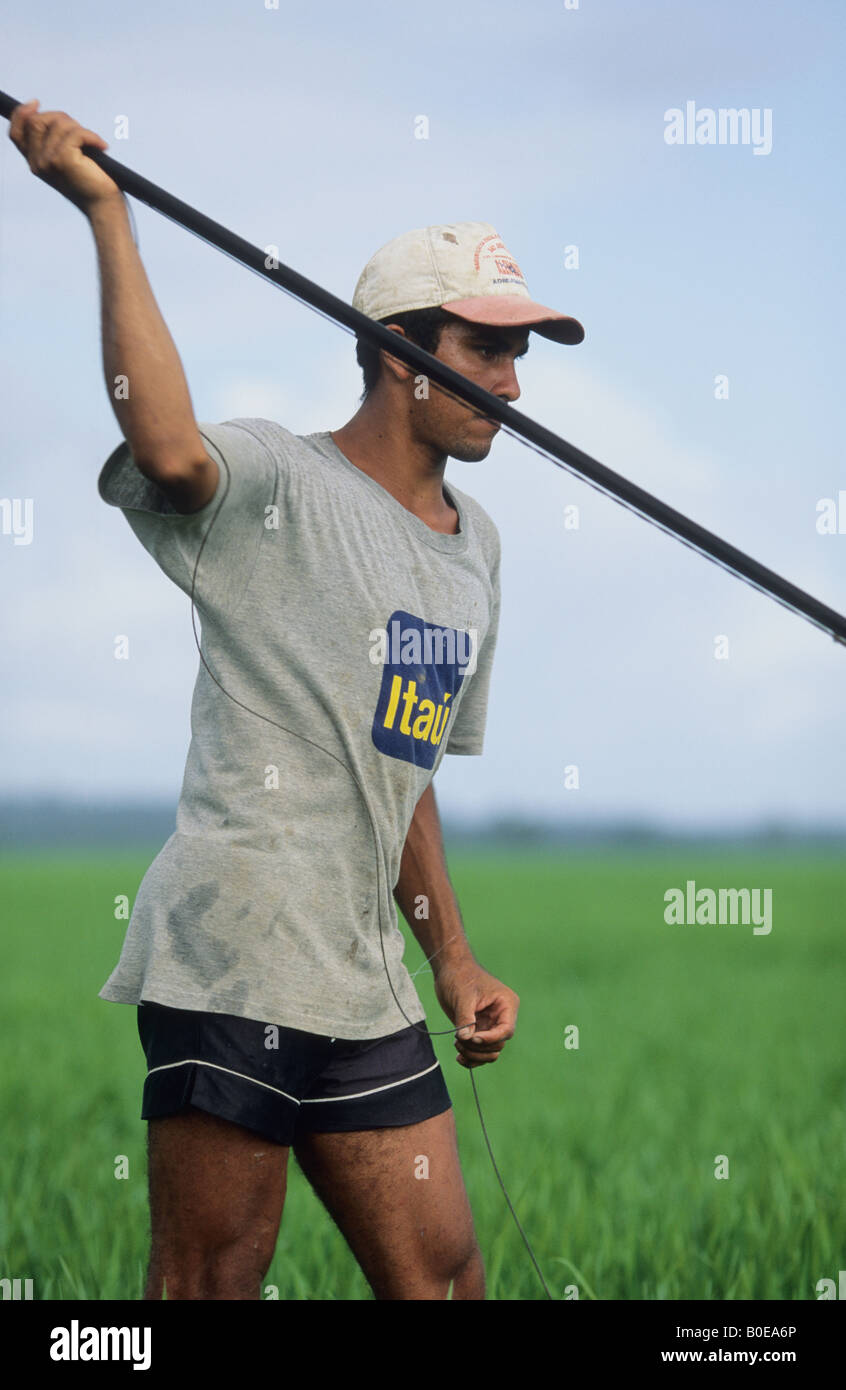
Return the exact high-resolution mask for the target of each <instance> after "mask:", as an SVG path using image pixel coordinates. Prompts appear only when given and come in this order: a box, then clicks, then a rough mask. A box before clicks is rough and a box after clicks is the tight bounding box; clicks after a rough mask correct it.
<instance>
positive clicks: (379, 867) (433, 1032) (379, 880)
mask: <svg viewBox="0 0 846 1390" xmlns="http://www.w3.org/2000/svg"><path fill="white" fill-rule="evenodd" d="M220 457H221V458H222V459H223V464H224V467H225V469H226V486H225V488H224V490H223V496H222V497H221V499H220V502H219V503H218V505H217V508H216V509H215V512H214V514H213V516H212V519H211V521H210V522H209V525H208V528H207V530H206V531H205V533H204V535H203V539H202V541H201V542H200V546H199V549H198V550H197V558H196V560H195V561H194V571H193V574H192V575H191V629H192V631H193V633H194V642H195V645H196V647H197V651H198V653H199V656H200V660H201V662H202V663H203V666H204V667H205V669H206V671H207V672H208V674H209V676H210V677H211V679H212V680H213V681H214V683H215V685H216V686H217V687H218V689H219V690H220V691H222V693H223V694H224V695H225V696H226V697H227V699H229V700H231V701H232V703H233V704H235V705H237V706H238V707H239V709H242V710H245V711H246V713H247V714H252V715H253V716H254V717H255V718H256V719H263V720H264V721H265V723H267V724H271V725H272V726H273V727H274V728H276V729H281V730H282V732H283V733H285V734H290V735H291V737H292V738H298V739H301V740H302V742H303V743H307V744H309V745H310V747H312V748H316V749H318V751H319V752H321V753H325V754H326V755H327V756H328V757H330V758H332V759H333V761H334V762H336V763H338V765H339V766H340V767H342V768H344V769H345V771H347V772H348V773H349V774H350V776H351V777H352V779H353V781H354V782H355V785H356V787H357V788H358V791H359V794H360V796H361V799H362V802H363V803H364V807H365V810H366V811H367V816H368V819H369V821H370V830H371V833H372V835H373V843H374V845H375V848H376V884H377V907H378V913H379V945H380V946H381V948H382V964H383V965H384V967H385V975H386V978H387V981H388V985H389V986H390V990H391V994H392V995H393V996H394V1000H395V1002H396V1005H397V1008H398V1009H399V1011H400V1013H401V1014H402V1016H403V1018H404V1019H405V1021H406V1022H407V1023H408V1024H409V1025H410V1027H412V1028H414V1029H415V1030H416V1031H417V1032H418V1033H427V1034H428V1036H429V1037H430V1038H437V1037H441V1036H443V1035H445V1034H447V1033H453V1034H455V1033H458V1032H459V1031H460V1030H461V1029H462V1028H468V1027H474V1028H475V1026H476V1020H475V1019H473V1020H471V1022H470V1023H461V1024H458V1025H457V1026H456V1027H454V1028H442V1029H431V1028H423V1027H422V1026H421V1025H420V1024H418V1023H414V1022H413V1021H412V1020H411V1019H410V1018H409V1017H408V1014H407V1013H406V1012H405V1009H404V1008H403V1007H402V1004H401V1003H400V1001H399V999H398V998H397V992H396V990H395V989H394V984H393V981H392V979H391V972H390V970H389V969H388V960H387V957H386V955H385V937H384V932H383V929H382V887H383V881H384V882H385V883H386V882H387V875H385V874H384V871H383V864H382V846H381V842H380V840H379V834H378V831H377V829H376V821H375V818H374V816H373V812H372V810H371V807H370V801H369V799H368V797H367V794H366V792H365V790H364V787H363V786H362V785H361V782H360V781H359V779H358V777H357V776H356V774H355V771H354V770H353V768H352V767H350V765H349V764H348V763H345V762H344V761H343V759H342V758H339V757H338V756H337V754H335V753H333V752H332V751H331V749H329V748H324V746H323V744H321V743H316V742H315V740H314V739H311V738H307V737H306V736H305V734H300V733H297V731H296V730H295V729H289V728H287V727H286V726H285V725H284V724H280V723H279V722H278V720H276V719H271V718H270V717H269V715H266V714H260V713H259V711H258V710H254V709H251V708H250V706H249V705H245V704H244V702H243V701H242V700H239V699H237V698H236V696H234V695H233V694H232V693H231V692H230V691H229V690H227V689H226V687H225V686H224V685H223V683H222V682H221V681H219V680H218V678H217V676H216V675H215V673H214V671H213V670H212V669H211V667H210V666H209V664H208V662H207V661H206V658H205V654H204V652H203V647H202V642H201V640H200V637H199V635H198V633H197V622H196V614H197V610H196V603H195V595H196V586H197V571H198V569H199V566H200V557H201V556H202V553H203V550H204V549H205V546H206V542H207V540H208V538H209V536H210V535H211V532H212V527H213V526H214V523H215V521H216V520H217V518H218V516H219V514H220V510H221V508H222V507H223V505H224V503H225V501H226V498H227V496H228V495H229V487H230V483H231V479H232V475H231V472H230V469H229V464H228V463H227V461H226V458H225V456H224V454H223V452H222V451H220ZM435 954H437V952H435ZM468 1070H469V1071H470V1080H471V1083H472V1086H473V1096H474V1099H475V1101H476V1109H477V1110H478V1112H479V1120H480V1122H481V1125H482V1134H483V1135H484V1138H485V1143H486V1145H487V1148H488V1153H489V1154H490V1158H491V1163H492V1164H493V1169H494V1172H495V1173H496V1176H497V1180H498V1182H499V1185H500V1187H501V1188H502V1191H503V1195H504V1197H505V1200H506V1202H507V1203H508V1209H509V1211H510V1212H511V1215H512V1216H513V1217H514V1221H515V1223H516V1225H517V1229H518V1231H519V1232H520V1235H521V1236H522V1238H523V1241H524V1243H525V1246H526V1249H527V1250H528V1252H529V1254H530V1255H531V1258H532V1263H533V1264H534V1266H535V1269H536V1270H537V1272H538V1277H539V1278H540V1281H541V1284H542V1285H543V1288H544V1292H545V1293H546V1296H547V1298H550V1299H551V1298H552V1294H551V1293H550V1291H549V1289H548V1287H547V1284H546V1280H545V1279H544V1277H543V1274H542V1273H541V1269H540V1265H539V1264H538V1262H537V1260H536V1259H535V1254H534V1251H533V1250H532V1247H531V1245H530V1244H529V1241H528V1239H527V1238H526V1233H525V1231H524V1230H523V1227H522V1226H521V1225H520V1222H519V1220H518V1219H517V1213H516V1212H515V1210H514V1207H513V1206H512V1204H511V1199H510V1198H509V1196H508V1193H507V1191H506V1189H505V1184H504V1182H503V1181H502V1178H501V1176H500V1172H499V1169H498V1168H497V1166H496V1160H495V1158H494V1155H493V1149H492V1148H491V1142H490V1139H489V1138H488V1132H487V1129H486V1128H485V1121H484V1117H483V1115H482V1107H481V1105H480V1104H479V1096H478V1093H477V1091H476V1081H475V1078H474V1076H473V1069H472V1067H470V1068H468Z"/></svg>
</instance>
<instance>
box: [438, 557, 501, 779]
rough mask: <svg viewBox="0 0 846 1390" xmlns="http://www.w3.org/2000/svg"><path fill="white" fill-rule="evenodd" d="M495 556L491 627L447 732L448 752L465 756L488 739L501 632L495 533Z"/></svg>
mask: <svg viewBox="0 0 846 1390" xmlns="http://www.w3.org/2000/svg"><path fill="white" fill-rule="evenodd" d="M493 543H494V549H493V557H492V560H491V567H490V576H491V585H492V596H491V616H490V621H489V623H488V629H487V632H486V633H485V636H484V638H483V639H482V642H481V645H480V647H479V650H478V652H477V656H476V669H475V671H473V672H472V673H471V674H470V675H466V676H465V677H464V679H465V681H467V682H468V687H467V689H466V691H464V692H463V694H462V696H461V704H460V705H459V707H458V711H457V713H456V716H455V723H454V724H453V725H452V728H451V730H450V732H449V734H448V735H447V744H446V749H445V752H446V753H459V754H464V755H476V756H478V755H479V754H481V752H482V750H483V747H484V742H485V724H486V722H487V712H488V692H489V690H490V683H491V671H492V670H493V661H494V654H495V652H496V640H497V636H498V633H499V609H500V587H499V565H500V546H499V535H498V534H497V532H496V531H495V530H494V532H493Z"/></svg>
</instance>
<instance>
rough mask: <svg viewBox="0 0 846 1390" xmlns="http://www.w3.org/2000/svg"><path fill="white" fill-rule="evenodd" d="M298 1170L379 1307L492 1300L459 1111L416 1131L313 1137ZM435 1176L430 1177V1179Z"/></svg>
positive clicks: (301, 1144) (305, 1140)
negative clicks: (383, 1302)
mask: <svg viewBox="0 0 846 1390" xmlns="http://www.w3.org/2000/svg"><path fill="white" fill-rule="evenodd" d="M294 1154H295V1156H296V1159H297V1162H298V1163H299V1165H300V1167H301V1168H302V1170H303V1172H304V1173H305V1175H306V1177H307V1178H308V1180H309V1182H310V1183H311V1185H312V1187H313V1188H314V1190H315V1192H316V1193H317V1195H318V1197H319V1198H320V1200H321V1201H322V1202H323V1205H324V1206H325V1207H326V1209H327V1211H328V1212H329V1214H330V1216H331V1217H332V1219H333V1220H334V1221H335V1223H336V1225H337V1226H338V1227H339V1229H340V1231H341V1232H342V1234H343V1236H344V1237H345V1239H346V1241H347V1244H348V1245H349V1247H350V1249H351V1250H352V1253H353V1255H354V1256H355V1258H356V1260H357V1261H358V1263H359V1265H360V1266H361V1269H362V1270H363V1272H364V1275H365V1277H366V1279H367V1281H368V1283H369V1284H370V1287H371V1288H372V1290H373V1292H374V1294H375V1296H376V1298H377V1299H441V1298H446V1297H447V1292H448V1289H449V1285H450V1282H451V1281H452V1282H453V1291H452V1297H453V1298H454V1299H483V1298H484V1297H485V1271H484V1265H483V1262H482V1256H481V1253H480V1251H479V1246H478V1243H477V1241H476V1233H475V1230H474V1228H473V1217H472V1214H471V1211H470V1203H469V1201H468V1198H467V1193H466V1191H465V1188H464V1179H463V1176H462V1173H461V1166H460V1163H459V1159H458V1146H457V1143H456V1136H455V1120H454V1117H453V1112H452V1110H447V1111H445V1112H444V1113H443V1114H442V1115H436V1116H435V1117H434V1118H433V1119H431V1120H423V1121H422V1122H421V1123H420V1124H416V1125H402V1126H398V1127H396V1128H391V1129H371V1130H355V1131H353V1132H351V1133H343V1134H307V1135H304V1136H303V1137H302V1139H301V1140H298V1141H297V1142H296V1143H295V1145H294ZM424 1173H428V1176H423V1174H424Z"/></svg>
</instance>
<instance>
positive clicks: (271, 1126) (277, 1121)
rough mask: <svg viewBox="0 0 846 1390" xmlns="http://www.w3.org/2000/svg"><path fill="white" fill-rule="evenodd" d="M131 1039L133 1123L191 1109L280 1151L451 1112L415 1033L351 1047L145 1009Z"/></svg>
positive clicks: (216, 1018) (313, 1036)
mask: <svg viewBox="0 0 846 1390" xmlns="http://www.w3.org/2000/svg"><path fill="white" fill-rule="evenodd" d="M421 1026H422V1027H425V1023H423V1024H422V1025H421ZM138 1034H139V1037H140V1039H141V1045H142V1047H143V1048H144V1054H145V1056H146V1058H147V1067H148V1071H147V1078H146V1080H145V1082H144V1098H143V1104H142V1109H141V1118H142V1120H151V1119H155V1118H158V1117H159V1116H162V1115H176V1114H178V1113H179V1112H180V1111H181V1110H185V1109H187V1108H188V1106H192V1105H193V1106H196V1107H197V1109H199V1110H205V1111H207V1112H208V1113H210V1114H212V1115H219V1116H220V1117H221V1118H222V1119H225V1120H232V1121H233V1122H234V1123H235V1124H239V1125H244V1126H245V1127H246V1128H247V1129H252V1130H255V1132H256V1133H257V1134H261V1135H262V1136H263V1137H264V1138H265V1139H270V1140H272V1141H273V1142H274V1143H277V1144H289V1145H290V1144H293V1143H295V1142H296V1139H297V1137H298V1135H300V1134H303V1133H307V1132H308V1131H315V1132H317V1133H337V1132H338V1131H341V1130H355V1129H383V1128H385V1127H387V1126H390V1125H413V1124H418V1123H419V1121H420V1120H428V1119H431V1117H432V1116H433V1115H440V1114H442V1113H443V1112H444V1111H445V1110H449V1109H450V1107H451V1104H452V1102H451V1101H450V1097H449V1092H448V1091H447V1087H446V1081H445V1080H444V1077H443V1073H442V1071H441V1068H440V1064H439V1062H438V1060H437V1058H436V1056H435V1051H434V1048H433V1047H432V1040H431V1038H430V1037H429V1035H428V1034H427V1033H423V1032H420V1031H418V1029H417V1028H412V1027H408V1028H401V1029H400V1031H399V1032H398V1033H391V1034H390V1035H389V1036H388V1037H385V1038H368V1039H364V1040H359V1041H355V1042H352V1041H350V1040H349V1039H344V1038H337V1039H336V1038H329V1037H324V1036H321V1035H320V1034H318V1033H303V1032H300V1031H299V1030H298V1029H296V1028H282V1027H276V1028H275V1029H274V1028H271V1027H270V1025H268V1024H266V1023H258V1022H256V1021H254V1020H253V1019H249V1018H237V1017H235V1016H234V1015H233V1014H218V1013H202V1012H199V1011H197V1010H194V1009H172V1008H169V1007H166V1006H165V1005H164V1004H155V1003H153V1002H151V1001H149V1000H147V1001H145V1002H144V1003H142V1004H139V1005H138Z"/></svg>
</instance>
